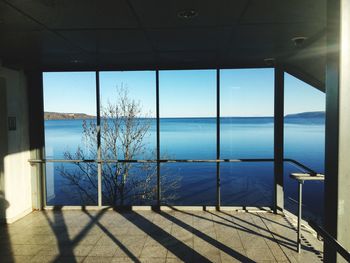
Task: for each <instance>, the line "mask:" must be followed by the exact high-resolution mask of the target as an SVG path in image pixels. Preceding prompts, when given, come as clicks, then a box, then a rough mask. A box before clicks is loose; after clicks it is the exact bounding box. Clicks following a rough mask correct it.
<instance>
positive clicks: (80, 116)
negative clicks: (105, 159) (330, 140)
mask: <svg viewBox="0 0 350 263" xmlns="http://www.w3.org/2000/svg"><path fill="white" fill-rule="evenodd" d="M284 117H285V118H287V119H296V118H325V112H323V111H314V112H301V113H296V114H287V115H285V116H284ZM213 118H216V117H161V118H160V119H213ZM221 118H223V119H225V118H236V119H247V118H261V119H262V118H273V116H221ZM91 119H96V116H93V115H88V114H85V113H60V112H45V113H44V120H91ZM140 119H144V118H143V117H141V118H140ZM148 119H155V117H152V118H148Z"/></svg>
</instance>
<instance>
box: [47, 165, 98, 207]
mask: <svg viewBox="0 0 350 263" xmlns="http://www.w3.org/2000/svg"><path fill="white" fill-rule="evenodd" d="M46 200H47V201H46V203H47V205H50V206H57V205H76V206H81V205H97V165H96V164H95V163H47V164H46Z"/></svg>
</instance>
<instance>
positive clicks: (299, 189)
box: [297, 180, 303, 253]
mask: <svg viewBox="0 0 350 263" xmlns="http://www.w3.org/2000/svg"><path fill="white" fill-rule="evenodd" d="M298 195H299V200H298V201H299V202H298V240H297V251H298V253H300V251H301V219H302V208H303V181H300V180H298Z"/></svg>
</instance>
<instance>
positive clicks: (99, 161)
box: [29, 158, 316, 207]
mask: <svg viewBox="0 0 350 263" xmlns="http://www.w3.org/2000/svg"><path fill="white" fill-rule="evenodd" d="M274 161H275V159H273V158H246V159H159V160H156V159H151V160H141V159H140V160H117V159H114V160H113V159H111V160H109V159H76V160H75V159H30V160H29V162H30V164H31V165H35V164H45V163H97V164H98V166H101V165H102V164H106V163H154V164H157V168H158V167H160V164H162V163H216V164H217V166H219V165H220V163H243V162H250V163H254V162H274ZM284 162H289V163H291V164H293V165H294V166H296V167H297V168H298V169H299V170H300V169H301V170H302V171H305V172H308V173H310V174H316V172H315V171H313V170H312V169H310V168H308V167H307V166H305V165H304V164H302V163H300V162H298V161H296V160H293V159H287V158H286V159H284ZM217 172H219V171H217ZM157 174H158V173H157ZM158 177H159V178H160V173H159V176H157V178H158ZM43 180H44V186H43V187H44V189H43V190H44V192H45V190H46V186H45V177H44V178H43ZM157 189H158V190H157V192H159V193H160V182H159V183H157ZM216 191H217V204H216V206H217V207H220V205H221V204H220V203H221V202H220V196H219V193H220V183H217V184H216ZM98 192H99V196H101V192H100V191H98ZM43 198H44V199H43V200H44V203H45V204H46V197H45V196H44V197H43ZM160 200H161V196H160V195H157V202H158V205H160ZM101 203H102V202H99V205H100V204H101Z"/></svg>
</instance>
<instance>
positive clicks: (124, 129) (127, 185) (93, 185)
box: [58, 86, 180, 206]
mask: <svg viewBox="0 0 350 263" xmlns="http://www.w3.org/2000/svg"><path fill="white" fill-rule="evenodd" d="M116 95H117V96H116V97H117V98H118V99H117V101H116V102H115V103H111V102H108V104H107V105H106V106H104V107H102V109H101V154H102V156H101V157H102V159H104V160H135V159H139V158H140V157H145V156H147V157H148V158H147V159H155V151H154V150H152V149H150V147H149V143H148V142H147V139H148V138H147V136H149V129H150V127H151V120H152V119H151V118H149V114H148V115H146V116H142V107H141V105H140V103H139V102H136V101H135V100H132V99H130V97H129V93H128V89H127V88H126V87H123V86H122V87H121V88H120V89H117V94H116ZM97 131H98V127H97V125H96V122H95V121H84V122H83V140H84V144H85V147H84V149H83V148H82V147H78V149H77V150H76V152H75V153H71V152H69V151H66V152H65V153H64V157H65V159H67V160H80V159H83V160H86V159H93V158H96V156H97ZM156 165H157V164H156V163H130V162H107V163H103V164H102V187H103V191H102V195H103V202H104V204H108V205H114V206H115V205H121V206H122V205H129V204H145V203H148V204H149V203H151V202H152V200H153V201H154V200H155V195H156V191H157V188H156V185H157V184H156V179H157V166H156ZM58 171H59V173H60V175H61V176H62V177H63V178H65V179H67V180H66V181H67V182H68V184H69V187H70V189H72V186H73V187H74V188H75V189H78V191H79V195H80V198H81V200H82V201H83V202H85V203H86V202H88V203H89V202H91V203H96V198H97V194H96V193H97V165H96V163H93V162H91V163H81V162H76V163H74V167H73V168H67V167H66V166H64V165H62V166H60V167H59V168H58ZM162 181H163V185H164V186H165V187H162V194H163V195H164V194H166V195H167V196H163V200H168V201H169V200H173V199H176V194H175V190H176V189H177V188H178V187H179V182H180V178H178V177H177V178H176V179H170V178H169V177H168V176H167V175H166V174H162ZM69 187H68V189H69ZM172 190H174V191H172Z"/></svg>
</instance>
